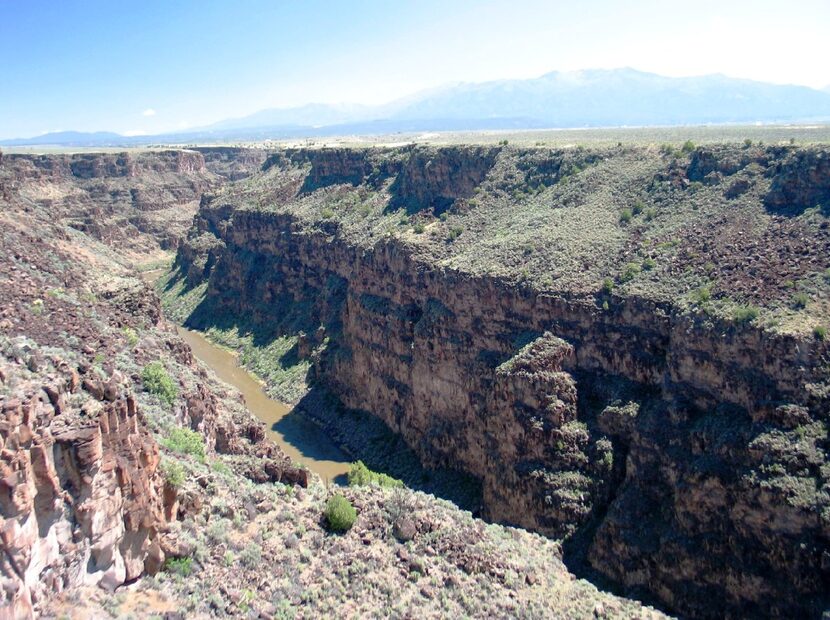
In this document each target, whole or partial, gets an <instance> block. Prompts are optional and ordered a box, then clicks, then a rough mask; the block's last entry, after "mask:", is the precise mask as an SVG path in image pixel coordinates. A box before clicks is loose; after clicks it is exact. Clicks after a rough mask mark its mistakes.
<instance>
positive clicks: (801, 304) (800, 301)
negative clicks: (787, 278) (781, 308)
mask: <svg viewBox="0 0 830 620" xmlns="http://www.w3.org/2000/svg"><path fill="white" fill-rule="evenodd" d="M792 301H793V307H794V308H796V309H797V310H801V309H802V308H806V307H807V303H808V302H809V301H810V297H809V296H808V295H807V293H796V294H795V295H793V300H792Z"/></svg>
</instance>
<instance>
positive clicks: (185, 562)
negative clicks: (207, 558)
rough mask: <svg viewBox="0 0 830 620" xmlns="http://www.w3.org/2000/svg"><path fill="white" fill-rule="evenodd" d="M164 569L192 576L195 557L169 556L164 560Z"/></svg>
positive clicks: (183, 575) (171, 572)
mask: <svg viewBox="0 0 830 620" xmlns="http://www.w3.org/2000/svg"><path fill="white" fill-rule="evenodd" d="M164 570H165V571H166V572H168V573H170V574H172V575H178V576H180V577H190V575H191V574H192V573H193V558H190V557H185V558H168V559H167V560H165V562H164Z"/></svg>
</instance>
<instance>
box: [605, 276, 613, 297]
mask: <svg viewBox="0 0 830 620" xmlns="http://www.w3.org/2000/svg"><path fill="white" fill-rule="evenodd" d="M613 290H614V281H613V280H612V279H611V278H605V279H604V280H603V281H602V292H603V293H605V294H606V295H610V294H611V291H613Z"/></svg>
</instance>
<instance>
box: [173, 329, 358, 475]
mask: <svg viewBox="0 0 830 620" xmlns="http://www.w3.org/2000/svg"><path fill="white" fill-rule="evenodd" d="M177 330H178V332H179V336H181V337H182V339H183V340H184V341H185V342H187V344H189V345H190V348H191V349H193V355H195V356H196V358H197V359H199V360H201V361H202V362H204V363H205V364H206V365H207V366H210V368H212V369H213V372H215V373H216V376H217V377H219V378H220V379H221V380H222V381H224V382H225V383H227V384H229V385H232V386H233V387H235V388H236V389H237V390H239V391H240V392H242V394H243V395H244V396H245V404H246V405H247V406H248V409H250V410H251V412H252V413H253V414H254V415H255V416H256V417H257V418H259V419H260V420H261V421H263V422H264V423H265V427H266V431H267V432H268V436H269V437H270V438H271V439H272V440H273V441H274V442H275V443H276V444H277V445H279V447H280V448H282V450H283V452H285V453H286V454H287V455H288V456H289V457H291V459H292V460H293V461H295V462H297V463H302V464H303V465H305V466H306V467H308V468H309V469H310V470H311V471H313V472H315V473H317V474H319V475H320V477H321V478H323V480H330V481H332V482H338V483H341V482H343V481H344V479H345V476H344V474H345V473H346V472H347V471H348V470H349V464H350V460H349V457H348V456H347V455H346V454H345V453H344V452H343V451H342V450H341V449H340V448H338V447H337V445H335V444H334V443H333V442H332V441H331V440H329V438H328V437H326V435H325V434H324V433H323V432H322V431H321V430H320V429H319V428H318V427H317V426H316V425H314V424H313V423H312V422H310V421H309V420H307V419H306V418H304V417H302V416H300V414H298V413H295V412H292V408H291V407H290V406H289V405H286V404H285V403H281V402H279V401H276V400H274V399H272V398H270V397H269V396H268V395H267V394H266V393H265V390H264V389H263V385H262V383H260V382H259V381H257V380H256V378H255V377H253V376H252V375H251V374H250V373H249V372H248V371H246V370H245V369H244V368H241V367H240V366H239V363H238V361H237V358H236V356H235V355H234V354H233V353H231V352H230V351H228V350H227V349H223V348H222V347H218V346H216V345H215V344H213V343H212V342H210V341H209V340H208V339H207V338H205V337H204V336H203V335H202V334H200V333H199V332H196V331H192V330H189V329H185V328H183V327H177Z"/></svg>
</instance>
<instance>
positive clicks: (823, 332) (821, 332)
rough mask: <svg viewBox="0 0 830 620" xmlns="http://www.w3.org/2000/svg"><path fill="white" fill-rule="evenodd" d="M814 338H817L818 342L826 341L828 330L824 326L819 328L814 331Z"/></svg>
mask: <svg viewBox="0 0 830 620" xmlns="http://www.w3.org/2000/svg"><path fill="white" fill-rule="evenodd" d="M813 336H815V337H816V340H824V339H825V338H826V337H827V328H826V327H824V326H823V325H819V326H817V327H816V328H815V329H814V330H813Z"/></svg>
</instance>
